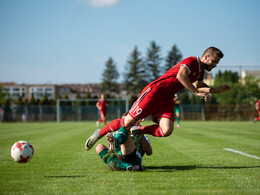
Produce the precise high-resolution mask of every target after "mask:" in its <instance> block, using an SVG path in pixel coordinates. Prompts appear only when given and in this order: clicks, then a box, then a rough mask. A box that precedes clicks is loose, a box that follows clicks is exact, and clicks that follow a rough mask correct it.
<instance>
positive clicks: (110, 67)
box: [102, 57, 119, 92]
mask: <svg viewBox="0 0 260 195" xmlns="http://www.w3.org/2000/svg"><path fill="white" fill-rule="evenodd" d="M105 67H106V68H105V70H104V72H103V74H102V90H103V91H108V92H112V91H113V92H117V91H118V84H117V79H118V77H119V73H118V71H117V68H116V64H115V63H114V61H113V59H112V58H111V57H110V58H109V59H108V60H107V62H106V63H105Z"/></svg>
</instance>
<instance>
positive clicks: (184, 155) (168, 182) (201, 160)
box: [0, 121, 260, 194]
mask: <svg viewBox="0 0 260 195" xmlns="http://www.w3.org/2000/svg"><path fill="white" fill-rule="evenodd" d="M144 124H151V122H149V121H148V122H145V123H144ZM95 128H96V127H95V122H84V123H60V124H57V123H2V124H0V135H1V137H0V141H1V148H0V154H1V156H0V158H1V159H0V171H1V172H0V192H1V194H9V193H20V194H24V193H26V194H27V193H29V194H39V193H41V194H46V193H69V194H70V193H75V194H80V193H81V194H173V193H177V194H183V193H190V194H209V193H210V194H211V193H216V194H260V160H258V159H255V158H250V157H246V156H243V155H240V154H236V153H233V152H230V151H225V150H224V148H231V149H235V150H239V151H242V152H245V153H248V154H251V155H255V156H258V157H260V123H256V124H254V123H253V122H186V121H184V122H182V123H181V129H175V130H174V132H173V134H172V135H171V136H169V137H165V138H155V137H152V136H149V138H150V141H151V144H152V147H153V154H152V155H151V156H149V157H148V156H145V157H144V162H143V165H144V167H145V170H144V172H124V171H110V170H109V169H108V167H107V165H106V164H104V163H103V162H102V160H101V159H100V158H99V157H98V156H97V155H96V153H95V148H92V149H91V150H90V151H85V150H84V144H85V141H86V139H87V138H88V137H89V136H90V135H91V134H92V132H93V130H94V129H95ZM19 140H26V141H29V142H30V143H31V144H32V145H33V146H34V149H35V154H34V157H33V159H32V160H31V162H29V163H26V164H20V163H16V162H14V161H12V159H11V157H10V149H11V146H12V145H13V144H14V143H15V142H16V141H19ZM99 143H105V144H106V140H105V138H103V139H102V140H100V141H99Z"/></svg>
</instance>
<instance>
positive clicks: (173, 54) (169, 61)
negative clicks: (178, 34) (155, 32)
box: [165, 44, 182, 71]
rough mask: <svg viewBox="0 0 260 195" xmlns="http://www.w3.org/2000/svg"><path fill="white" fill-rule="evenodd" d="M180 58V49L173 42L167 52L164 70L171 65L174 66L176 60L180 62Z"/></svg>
mask: <svg viewBox="0 0 260 195" xmlns="http://www.w3.org/2000/svg"><path fill="white" fill-rule="evenodd" d="M181 59H182V54H181V52H180V50H179V49H178V47H177V45H176V44H175V45H174V46H172V49H171V51H169V52H168V56H167V57H166V59H165V61H166V64H165V70H166V71H167V70H169V69H171V68H172V67H173V66H175V65H176V64H177V63H178V62H180V61H181Z"/></svg>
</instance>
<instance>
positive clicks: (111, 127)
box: [85, 119, 123, 150]
mask: <svg viewBox="0 0 260 195" xmlns="http://www.w3.org/2000/svg"><path fill="white" fill-rule="evenodd" d="M121 126H123V119H115V120H113V121H111V122H110V123H109V124H108V125H107V126H105V127H104V128H102V129H97V130H96V131H95V132H94V133H93V135H91V136H90V137H89V138H88V139H87V141H86V143H85V149H86V150H90V149H91V148H92V147H93V146H94V144H95V143H96V142H97V141H98V140H99V139H100V138H102V137H103V136H104V135H106V134H107V133H109V132H114V131H117V130H118V129H119V128H120V127H121Z"/></svg>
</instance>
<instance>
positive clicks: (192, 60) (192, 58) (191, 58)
mask: <svg viewBox="0 0 260 195" xmlns="http://www.w3.org/2000/svg"><path fill="white" fill-rule="evenodd" d="M197 62H198V58H197V57H194V56H190V57H187V58H185V59H183V60H182V63H189V64H191V63H197Z"/></svg>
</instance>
